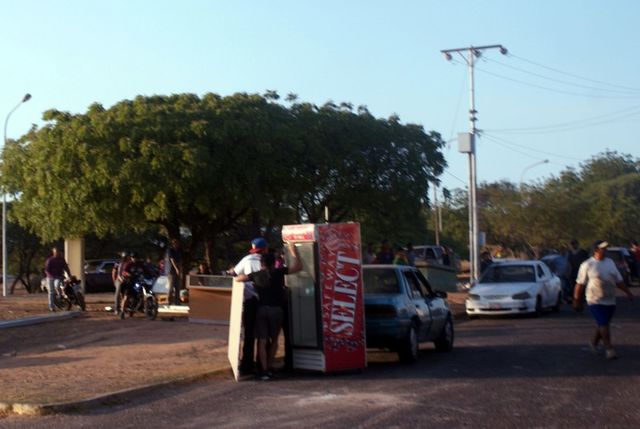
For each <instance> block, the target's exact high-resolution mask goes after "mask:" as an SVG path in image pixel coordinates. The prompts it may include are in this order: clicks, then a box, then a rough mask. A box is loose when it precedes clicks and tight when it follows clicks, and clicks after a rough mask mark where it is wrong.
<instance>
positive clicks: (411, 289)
mask: <svg viewBox="0 0 640 429" xmlns="http://www.w3.org/2000/svg"><path fill="white" fill-rule="evenodd" d="M402 275H403V277H404V280H405V284H406V286H407V295H408V296H409V299H410V300H411V305H413V306H414V308H415V311H416V315H417V316H418V318H419V319H420V329H419V332H418V339H419V340H420V341H425V340H426V339H427V338H428V335H429V331H430V329H431V310H430V308H429V305H428V303H427V301H426V300H425V296H424V294H423V292H422V288H421V286H420V282H419V281H418V279H417V278H416V276H415V275H414V274H413V272H412V271H411V270H402Z"/></svg>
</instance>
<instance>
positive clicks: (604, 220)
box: [444, 151, 640, 256]
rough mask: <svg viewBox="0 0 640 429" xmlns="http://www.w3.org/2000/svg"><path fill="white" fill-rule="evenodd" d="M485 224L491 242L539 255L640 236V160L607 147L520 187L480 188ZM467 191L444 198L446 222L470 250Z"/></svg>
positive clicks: (484, 185)
mask: <svg viewBox="0 0 640 429" xmlns="http://www.w3.org/2000/svg"><path fill="white" fill-rule="evenodd" d="M478 206H479V213H480V216H479V219H480V229H481V230H482V231H485V232H486V233H487V242H488V243H490V244H496V245H501V246H504V247H507V248H509V249H511V250H513V251H516V252H518V251H524V252H527V253H529V254H530V255H532V256H537V253H538V252H539V251H540V250H541V249H556V250H558V249H561V248H562V247H565V246H567V245H568V243H569V242H570V241H571V240H572V239H573V238H576V239H578V240H579V241H580V242H581V243H583V245H584V244H586V243H589V242H592V241H593V240H595V239H605V240H607V241H610V242H611V243H615V244H618V245H627V244H629V242H630V241H631V240H633V239H640V211H639V210H638V207H640V162H639V161H638V160H637V159H633V158H632V157H631V156H630V155H625V154H619V153H617V152H613V151H606V152H603V153H601V154H598V155H596V156H594V157H593V158H591V159H589V160H588V161H586V162H584V163H582V164H581V165H580V168H579V169H578V170H577V171H576V170H574V169H570V168H569V169H566V170H564V171H563V172H561V174H560V175H559V176H558V177H551V178H550V179H548V180H545V181H543V182H541V183H537V184H533V185H527V186H524V187H522V188H518V187H517V186H516V185H515V184H514V183H512V182H509V181H502V182H496V183H482V184H481V185H480V186H479V189H478ZM466 208H467V202H466V192H460V193H459V196H458V197H457V198H454V199H450V200H448V201H446V203H445V208H444V209H445V210H444V217H445V225H447V224H449V227H448V228H449V231H448V232H449V234H448V235H449V237H452V238H455V237H457V240H456V241H455V244H456V248H457V250H458V251H461V252H463V253H466V242H467V239H466V237H465V236H464V232H466V231H467V230H466V228H467V225H466V224H465V223H464V220H465V219H466V218H465V217H466V216H467V211H466Z"/></svg>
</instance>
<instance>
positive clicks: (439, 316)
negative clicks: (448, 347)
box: [413, 270, 449, 339]
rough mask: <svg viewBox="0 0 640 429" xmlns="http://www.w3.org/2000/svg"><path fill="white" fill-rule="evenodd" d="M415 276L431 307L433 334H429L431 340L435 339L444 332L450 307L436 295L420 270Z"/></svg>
mask: <svg viewBox="0 0 640 429" xmlns="http://www.w3.org/2000/svg"><path fill="white" fill-rule="evenodd" d="M413 274H414V275H415V276H416V278H417V279H418V281H419V282H420V285H421V286H422V289H423V293H424V295H425V297H426V298H425V301H426V303H427V306H428V307H429V312H430V313H431V332H430V333H429V338H430V339H433V338H436V337H437V336H438V335H440V332H442V328H443V327H444V324H445V322H446V321H447V316H448V315H449V306H448V304H447V302H446V301H445V300H444V299H443V298H441V297H439V296H438V295H436V293H435V291H434V290H433V288H432V287H431V283H429V280H427V278H426V277H425V276H424V275H423V274H422V272H420V270H415V271H413Z"/></svg>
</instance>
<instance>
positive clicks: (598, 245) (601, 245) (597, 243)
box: [593, 240, 609, 249]
mask: <svg viewBox="0 0 640 429" xmlns="http://www.w3.org/2000/svg"><path fill="white" fill-rule="evenodd" d="M607 247H609V243H608V242H606V241H604V240H596V241H595V242H594V243H593V248H594V249H606V248H607Z"/></svg>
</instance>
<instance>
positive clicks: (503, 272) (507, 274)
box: [480, 265, 536, 283]
mask: <svg viewBox="0 0 640 429" xmlns="http://www.w3.org/2000/svg"><path fill="white" fill-rule="evenodd" d="M533 268H534V267H533V265H492V266H490V267H489V268H487V270H486V271H485V273H484V275H483V276H482V279H481V280H480V283H530V282H535V281H536V274H535V272H534V271H533Z"/></svg>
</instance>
